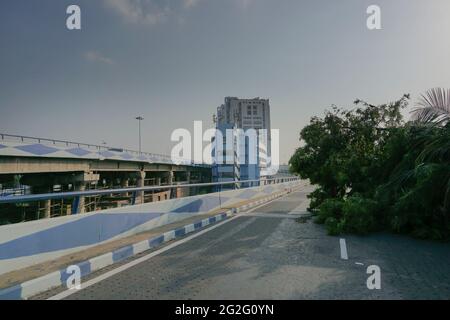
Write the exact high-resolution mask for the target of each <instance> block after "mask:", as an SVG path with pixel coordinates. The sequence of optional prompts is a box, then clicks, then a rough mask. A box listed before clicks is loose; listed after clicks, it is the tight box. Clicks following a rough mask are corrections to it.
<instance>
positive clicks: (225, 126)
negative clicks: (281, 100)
mask: <svg viewBox="0 0 450 320" xmlns="http://www.w3.org/2000/svg"><path fill="white" fill-rule="evenodd" d="M214 120H215V123H216V129H218V130H217V132H219V134H220V135H221V136H223V138H222V139H221V140H222V141H221V142H220V139H216V140H215V144H213V145H214V146H215V147H213V148H215V149H216V150H218V149H222V150H223V149H226V150H228V152H232V153H233V156H234V158H233V159H234V160H233V161H236V165H235V166H234V170H237V171H238V173H237V174H236V175H235V176H234V178H235V179H238V180H242V181H245V180H259V179H264V178H265V177H266V176H267V170H266V169H267V165H268V159H270V154H271V150H270V146H271V136H270V104H269V100H268V99H260V98H254V99H239V98H236V97H226V98H225V103H224V104H222V105H221V106H220V107H218V108H217V114H216V115H215V117H214ZM227 130H229V131H230V130H231V131H232V132H233V137H234V138H233V143H232V144H230V143H227V139H226V138H225V137H226V131H227ZM230 149H233V151H231V150H230ZM217 156H218V154H217V152H216V153H214V152H213V159H215V160H220V158H221V157H217ZM214 162H215V165H214V166H213V179H214V180H215V181H225V178H223V177H222V176H221V175H220V174H219V173H220V171H223V170H228V171H230V170H231V169H230V165H231V164H230V163H226V164H225V163H221V161H214ZM249 185H253V184H251V183H250V184H249ZM244 186H245V185H244Z"/></svg>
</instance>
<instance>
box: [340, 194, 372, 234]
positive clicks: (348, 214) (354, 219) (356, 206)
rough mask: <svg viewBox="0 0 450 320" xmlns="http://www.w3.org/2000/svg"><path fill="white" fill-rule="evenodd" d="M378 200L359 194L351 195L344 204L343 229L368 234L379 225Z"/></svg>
mask: <svg viewBox="0 0 450 320" xmlns="http://www.w3.org/2000/svg"><path fill="white" fill-rule="evenodd" d="M377 207H378V206H377V202H376V201H374V200H371V199H366V198H363V197H360V196H358V195H355V196H352V197H349V198H348V199H347V200H346V201H345V203H344V204H343V208H342V211H343V218H342V220H341V221H342V224H343V231H345V232H350V233H357V234H367V233H369V232H371V231H374V230H375V229H376V227H377V217H376V215H377V209H378V208H377Z"/></svg>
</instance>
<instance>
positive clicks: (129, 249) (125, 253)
mask: <svg viewBox="0 0 450 320" xmlns="http://www.w3.org/2000/svg"><path fill="white" fill-rule="evenodd" d="M132 255H133V246H132V245H130V246H126V247H123V248H120V249H117V250H115V251H113V261H114V262H117V261H121V260H123V259H126V258H128V257H131V256H132Z"/></svg>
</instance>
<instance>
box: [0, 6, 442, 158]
mask: <svg viewBox="0 0 450 320" xmlns="http://www.w3.org/2000/svg"><path fill="white" fill-rule="evenodd" d="M71 4H76V5H78V6H79V7H80V8H81V30H68V29H67V28H66V19H67V17H68V14H66V8H67V7H68V6H69V5H71ZM372 4H376V5H378V6H380V8H381V24H382V29H381V30H369V29H368V28H367V26H366V20H367V17H368V15H367V13H366V9H367V7H368V6H369V5H372ZM449 14H450V1H448V0H370V1H366V0H339V1H334V0H326V1H325V0H314V1H312V0H311V1H301V0H170V1H169V0H80V1H77V0H70V1H66V0H39V1H31V0H2V1H1V2H0V132H1V133H9V134H17V135H28V136H37V137H44V138H54V139H64V140H71V141H77V142H86V143H97V144H101V143H102V142H103V141H104V142H106V143H107V144H108V145H110V146H114V147H124V148H131V149H137V148H138V126H137V120H135V117H136V116H143V117H144V118H145V120H143V122H142V136H143V140H142V150H143V151H149V152H155V153H164V154H170V151H171V149H172V147H173V146H174V145H175V144H176V143H175V142H171V141H170V135H171V133H172V131H173V130H175V129H177V128H186V129H188V130H191V131H193V122H194V121H195V120H201V121H203V123H204V129H206V128H210V127H212V126H213V123H212V115H213V114H214V112H215V111H216V108H217V107H218V106H219V105H220V104H222V103H223V100H224V97H226V96H236V97H241V98H254V97H261V98H268V99H270V105H271V117H272V128H275V129H280V159H281V161H282V162H284V163H286V162H287V161H288V160H289V158H290V156H291V155H292V153H293V152H294V150H295V149H296V148H297V147H298V146H299V144H300V142H299V132H300V130H301V129H302V128H303V127H304V126H305V125H307V124H308V122H309V119H310V118H311V117H312V116H314V115H319V116H320V115H323V113H324V110H325V109H326V108H328V107H329V106H331V105H332V104H336V105H339V106H343V107H352V102H353V101H354V100H355V99H356V98H360V99H363V100H366V101H368V102H370V103H375V104H381V103H385V102H389V101H393V100H395V99H397V98H400V97H401V96H402V95H403V94H404V93H410V94H411V95H412V104H414V102H415V100H416V99H417V97H418V95H419V94H421V93H423V92H424V91H426V90H428V89H430V88H433V87H444V88H449V87H450V59H449V57H450V41H448V39H450V18H449ZM406 115H408V113H407V112H406Z"/></svg>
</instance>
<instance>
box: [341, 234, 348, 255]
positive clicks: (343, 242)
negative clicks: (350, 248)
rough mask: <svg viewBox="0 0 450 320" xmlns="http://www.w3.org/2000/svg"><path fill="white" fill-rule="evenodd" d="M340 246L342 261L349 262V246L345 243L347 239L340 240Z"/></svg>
mask: <svg viewBox="0 0 450 320" xmlns="http://www.w3.org/2000/svg"><path fill="white" fill-rule="evenodd" d="M339 245H340V247H341V259H343V260H348V255H347V245H346V243H345V239H340V240H339Z"/></svg>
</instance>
